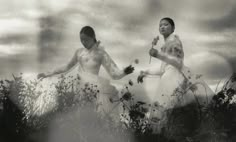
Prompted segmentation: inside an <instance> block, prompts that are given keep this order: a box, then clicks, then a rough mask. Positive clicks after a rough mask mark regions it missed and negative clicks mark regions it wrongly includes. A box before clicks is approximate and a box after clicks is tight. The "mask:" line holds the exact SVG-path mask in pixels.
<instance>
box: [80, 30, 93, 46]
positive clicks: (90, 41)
mask: <svg viewBox="0 0 236 142" xmlns="http://www.w3.org/2000/svg"><path fill="white" fill-rule="evenodd" d="M80 41H81V43H82V44H83V45H84V47H85V48H87V49H90V48H92V47H93V45H94V44H95V41H94V39H93V38H91V37H89V36H87V35H85V34H83V33H82V34H80Z"/></svg>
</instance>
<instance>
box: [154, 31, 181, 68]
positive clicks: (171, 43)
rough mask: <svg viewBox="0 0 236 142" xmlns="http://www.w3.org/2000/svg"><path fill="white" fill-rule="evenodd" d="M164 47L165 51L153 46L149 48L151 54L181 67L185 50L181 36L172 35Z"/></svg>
mask: <svg viewBox="0 0 236 142" xmlns="http://www.w3.org/2000/svg"><path fill="white" fill-rule="evenodd" d="M164 48H165V52H158V50H156V49H154V48H152V49H150V50H149V54H150V55H151V56H153V57H155V58H158V59H160V60H162V61H163V62H166V63H168V64H171V65H172V66H175V67H176V68H178V69H180V68H181V67H182V65H183V58H184V52H183V48H182V43H181V41H180V40H179V38H178V37H177V36H172V38H170V39H168V40H167V41H166V43H165V45H164Z"/></svg>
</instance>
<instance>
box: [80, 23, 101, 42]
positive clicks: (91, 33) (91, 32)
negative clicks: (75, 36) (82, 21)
mask: <svg viewBox="0 0 236 142" xmlns="http://www.w3.org/2000/svg"><path fill="white" fill-rule="evenodd" d="M80 34H85V35H87V36H89V37H91V38H93V39H94V40H95V41H97V40H96V35H95V32H94V30H93V28H92V27H90V26H84V27H83V28H82V29H81V31H80Z"/></svg>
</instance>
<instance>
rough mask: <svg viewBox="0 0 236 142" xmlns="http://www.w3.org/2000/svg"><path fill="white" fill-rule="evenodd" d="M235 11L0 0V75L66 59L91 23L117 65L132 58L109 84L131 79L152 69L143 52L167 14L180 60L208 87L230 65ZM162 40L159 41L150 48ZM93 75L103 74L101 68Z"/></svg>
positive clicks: (208, 0) (216, 2)
mask: <svg viewBox="0 0 236 142" xmlns="http://www.w3.org/2000/svg"><path fill="white" fill-rule="evenodd" d="M235 12H236V1H235V0H224V1H222V0H199V1H196V0H178V1H173V0H125V1H122V2H121V1H117V0H86V1H85V0H60V1H57V0H41V1H37V0H24V1H18V0H0V66H1V68H0V77H1V78H11V76H12V74H19V73H24V74H30V75H34V76H36V75H37V73H40V72H46V71H50V70H53V69H55V68H58V67H60V66H62V65H64V64H66V63H67V62H68V61H69V60H70V58H71V57H72V55H73V54H74V52H75V50H76V49H77V48H83V47H82V44H81V43H80V39H79V32H80V29H81V28H82V27H83V26H86V25H90V26H92V27H93V28H94V29H95V32H96V36H97V39H98V40H100V41H101V44H102V46H104V48H105V50H106V51H107V52H108V53H109V54H110V56H111V57H112V58H113V60H114V61H115V62H116V63H117V65H118V66H119V67H120V68H123V67H125V66H127V65H129V64H130V63H131V62H132V61H133V60H134V59H139V62H140V63H139V64H138V65H135V68H136V69H135V72H134V74H133V75H130V76H128V77H126V78H124V79H122V80H119V81H117V82H115V83H118V84H119V83H121V84H122V83H123V82H125V81H127V80H128V79H133V80H134V79H135V78H136V77H137V75H138V73H139V71H140V70H143V69H147V68H152V69H156V68H158V67H159V65H160V61H159V60H157V59H152V62H151V64H149V55H148V50H149V49H150V47H151V42H152V40H153V38H154V37H156V36H157V35H160V34H159V31H158V24H159V21H160V19H161V18H163V17H171V18H172V19H174V21H175V24H176V30H175V34H177V35H178V36H179V37H180V39H181V41H182V43H183V48H184V52H185V59H184V63H185V65H186V66H188V67H190V68H191V69H192V71H193V72H195V73H198V74H202V75H203V78H204V80H205V81H206V82H207V83H208V84H209V85H210V86H211V87H212V88H214V87H215V86H216V85H217V84H218V82H219V81H222V80H224V79H226V78H228V77H229V76H230V75H231V73H232V72H234V71H235V70H236V49H235V46H236V40H234V37H235V36H236V15H235ZM162 44H163V39H162V38H161V39H160V42H159V43H158V45H157V46H156V47H155V48H157V49H158V48H160V47H161V45H162ZM100 75H101V76H105V77H107V78H109V76H108V75H107V73H106V72H105V71H104V69H102V70H101V72H100ZM154 80H155V79H154ZM152 81H153V79H149V80H148V79H147V81H146V83H145V84H144V88H146V90H148V89H147V87H145V86H150V84H151V83H152ZM154 87H155V85H153V87H152V88H154ZM149 89H150V88H149Z"/></svg>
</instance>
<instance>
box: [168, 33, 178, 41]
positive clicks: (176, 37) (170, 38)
mask: <svg viewBox="0 0 236 142" xmlns="http://www.w3.org/2000/svg"><path fill="white" fill-rule="evenodd" d="M167 42H176V43H181V40H180V38H179V36H178V35H176V34H171V35H170V36H169V37H168V38H167Z"/></svg>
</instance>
